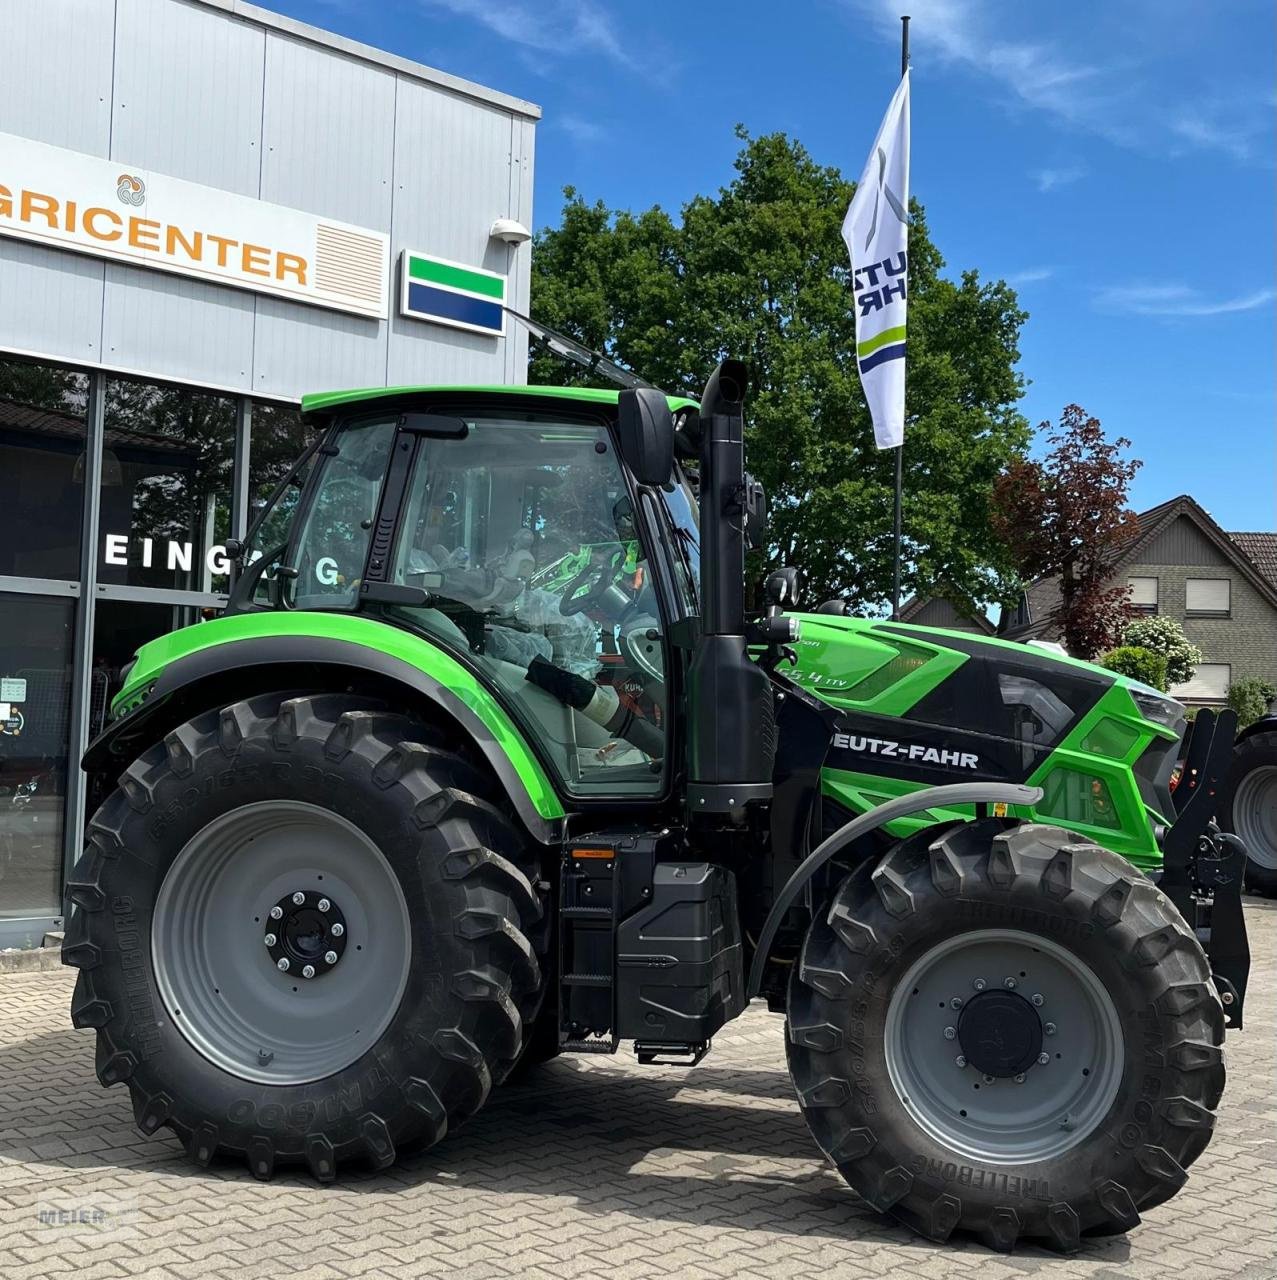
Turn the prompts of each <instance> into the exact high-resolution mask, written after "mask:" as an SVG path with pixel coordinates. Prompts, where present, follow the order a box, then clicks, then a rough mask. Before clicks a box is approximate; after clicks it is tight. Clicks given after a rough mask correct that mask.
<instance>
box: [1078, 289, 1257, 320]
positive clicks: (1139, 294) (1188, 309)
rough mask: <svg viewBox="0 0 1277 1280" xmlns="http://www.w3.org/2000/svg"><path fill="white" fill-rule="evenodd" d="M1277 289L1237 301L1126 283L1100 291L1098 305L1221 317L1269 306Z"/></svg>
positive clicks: (1136, 312)
mask: <svg viewBox="0 0 1277 1280" xmlns="http://www.w3.org/2000/svg"><path fill="white" fill-rule="evenodd" d="M1274 296H1277V290H1273V289H1258V290H1256V291H1255V292H1253V293H1246V294H1241V295H1239V296H1237V297H1234V298H1221V297H1215V296H1212V295H1210V294H1206V293H1203V292H1202V291H1201V290H1200V289H1195V288H1193V287H1192V286H1191V285H1186V284H1127V285H1112V286H1110V287H1108V288H1106V289H1101V290H1100V291H1099V293H1097V294H1096V296H1095V305H1096V306H1097V307H1099V309H1100V310H1102V311H1116V312H1121V313H1124V314H1126V315H1133V316H1222V315H1229V314H1231V313H1233V312H1236V311H1254V310H1256V309H1257V308H1259V307H1263V306H1267V305H1268V304H1269V303H1270V302H1272V300H1273V298H1274Z"/></svg>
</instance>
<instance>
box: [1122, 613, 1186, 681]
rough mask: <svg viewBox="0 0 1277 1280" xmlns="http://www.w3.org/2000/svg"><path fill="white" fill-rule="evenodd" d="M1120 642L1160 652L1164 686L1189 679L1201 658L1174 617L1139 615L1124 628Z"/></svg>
mask: <svg viewBox="0 0 1277 1280" xmlns="http://www.w3.org/2000/svg"><path fill="white" fill-rule="evenodd" d="M1122 644H1123V645H1138V646H1139V647H1140V648H1141V649H1152V651H1153V652H1154V653H1160V654H1161V655H1162V657H1163V658H1165V659H1166V680H1167V684H1166V687H1167V688H1169V687H1170V686H1171V685H1176V684H1185V683H1187V682H1188V681H1189V680H1191V679H1192V678H1193V672H1194V671H1196V670H1197V664H1198V663H1199V662H1200V661H1201V660H1202V651H1201V650H1200V649H1199V648H1198V647H1197V646H1196V645H1195V644H1193V642H1192V641H1191V640H1189V638H1188V637H1187V636H1186V635H1185V634H1184V628H1183V627H1181V626H1180V625H1179V623H1178V622H1176V621H1175V619H1174V618H1140V619H1139V620H1138V621H1136V622H1132V623H1131V625H1130V626H1129V627H1127V628H1126V632H1125V634H1124V635H1123V636H1122Z"/></svg>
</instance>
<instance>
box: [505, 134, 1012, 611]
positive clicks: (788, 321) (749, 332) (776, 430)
mask: <svg viewBox="0 0 1277 1280" xmlns="http://www.w3.org/2000/svg"><path fill="white" fill-rule="evenodd" d="M738 136H739V137H740V138H741V141H742V149H741V151H740V153H739V155H738V157H737V160H736V176H735V178H734V179H733V180H732V182H731V183H730V184H729V185H728V186H726V187H724V188H722V189H721V190H720V191H719V192H718V193H717V194H716V195H712V196H708V195H706V196H697V197H696V198H695V199H693V200H691V201H690V202H689V203H688V204H686V205H685V206H684V207H683V209H682V214H681V218H679V219H678V220H676V219H674V218H672V217H671V216H670V215H669V214H668V213H667V212H665V211H664V210H663V209H661V208H660V207H659V206H657V207H653V208H651V209H647V210H645V211H643V212H640V213H630V212H625V211H619V212H614V211H612V210H610V209H608V208H607V207H606V206H605V205H604V204H602V203H601V202H596V203H593V204H590V203H587V202H586V201H585V200H584V199H583V198H582V197H581V196H580V195H579V194H578V193H577V192H576V191H575V190H573V189H572V188H570V187H569V188H567V189H566V190H565V192H564V195H565V203H564V207H563V212H562V217H561V219H560V222H559V225H558V226H555V227H551V228H549V229H546V230H544V231H542V232H541V233H540V234H539V235H538V236H537V238H536V243H535V246H534V254H533V259H532V262H533V268H532V277H533V282H532V310H533V315H534V316H535V318H536V319H538V320H540V321H542V322H543V323H545V324H548V325H551V326H553V327H554V328H557V329H561V330H563V331H564V332H566V333H569V334H571V335H572V336H574V337H576V338H577V339H579V340H580V341H582V342H584V343H586V344H587V345H588V346H591V347H593V348H595V349H597V350H602V351H605V352H606V353H607V354H608V355H609V356H611V357H612V358H614V359H616V360H619V361H620V362H621V363H622V364H625V365H627V366H629V367H630V368H632V369H634V370H636V371H637V372H639V373H641V374H642V375H643V376H644V377H645V378H647V379H649V380H650V381H652V382H654V383H656V384H657V385H659V386H662V387H664V388H665V389H666V390H667V391H670V392H681V393H685V394H688V395H691V396H693V397H699V394H700V389H701V387H702V385H703V384H704V381H705V379H706V377H707V376H708V375H709V373H710V372H711V371H712V369H713V368H714V365H715V364H716V363H717V362H718V361H719V360H720V359H721V358H723V357H724V356H727V355H734V356H739V357H742V358H744V359H746V360H748V361H749V364H750V368H751V376H752V384H751V390H750V400H749V404H748V424H749V425H748V437H747V465H748V466H749V469H750V470H751V471H752V472H753V473H754V475H755V476H757V478H758V479H760V480H761V481H762V482H763V483H764V485H766V487H767V492H768V497H769V503H770V509H771V528H770V535H769V538H770V544H771V545H770V547H769V550H768V553H767V555H766V556H765V557H763V559H764V560H765V561H766V566H764V565H763V564H758V565H756V566H754V567H755V568H756V569H762V568H763V567H774V566H775V565H777V564H790V565H797V566H799V567H800V568H801V569H802V571H803V574H804V576H805V578H806V581H807V584H808V598H809V600H811V599H813V598H814V599H820V598H823V597H824V596H828V595H841V596H844V597H845V598H846V599H847V600H848V602H849V604H850V605H851V606H852V607H853V608H855V609H857V610H860V611H870V610H873V609H875V608H877V607H878V606H879V605H880V603H881V602H882V601H883V600H884V599H885V598H886V597H887V596H888V595H889V593H890V584H891V571H892V537H891V523H892V521H891V512H892V488H893V474H894V471H893V468H894V458H893V454H892V453H891V452H889V451H879V450H878V449H877V448H876V447H875V446H874V441H873V431H872V426H871V423H870V418H869V413H868V409H867V407H866V405H865V399H864V394H863V392H862V390H861V387H860V381H859V375H858V373H857V371H856V364H855V329H854V319H853V313H852V300H851V283H850V270H849V264H848V261H847V252H846V247H845V245H844V244H843V241H842V238H841V234H840V227H841V222H842V217H843V214H844V212H845V211H846V208H847V204H848V202H849V200H850V199H851V195H852V192H853V190H854V184H853V183H851V182H848V181H847V180H846V179H845V178H844V177H843V176H842V174H841V173H839V171H838V170H837V169H835V168H831V167H827V166H823V165H819V164H817V163H816V161H815V160H814V159H813V158H812V157H811V156H810V155H809V154H808V152H807V151H806V150H805V149H804V148H803V147H802V146H801V145H800V144H799V143H797V142H794V141H793V140H791V139H789V138H787V137H786V136H784V135H783V134H770V135H767V136H765V137H759V138H751V137H749V136H748V135H747V134H746V133H745V132H744V131H743V130H738ZM912 212H913V224H912V227H911V229H910V233H909V256H910V273H909V280H910V292H911V296H910V301H909V356H908V359H909V365H908V393H907V405H906V407H907V413H908V422H907V427H906V431H905V452H904V463H905V476H904V548H905V556H904V558H905V562H906V563H905V569H904V575H903V584H904V590H905V591H906V593H907V592H909V591H911V590H926V589H929V588H930V587H931V586H932V585H934V584H936V583H938V582H944V583H946V584H948V585H949V587H950V588H951V589H953V590H956V591H958V592H960V593H963V594H965V595H966V596H968V597H970V598H971V599H974V600H991V599H1001V598H1004V597H1005V595H1006V594H1007V590H1008V583H1009V581H1010V577H1009V575H1010V572H1011V569H1012V565H1011V561H1010V559H1009V557H1008V555H1007V553H1006V550H1005V548H1004V547H1003V545H1002V544H1001V543H1000V542H999V540H998V539H997V538H996V537H995V536H994V535H993V533H992V531H991V528H990V506H991V499H992V493H993V484H994V480H995V478H996V477H997V475H998V474H999V473H1000V472H1002V471H1003V470H1004V469H1005V468H1006V467H1007V465H1008V464H1009V462H1010V461H1011V460H1012V459H1013V458H1015V457H1016V456H1017V455H1018V454H1019V452H1020V451H1021V450H1022V449H1023V448H1024V447H1025V445H1026V442H1027V439H1028V432H1027V426H1026V423H1025V421H1024V419H1023V417H1022V416H1021V415H1020V414H1019V413H1018V412H1017V410H1016V404H1017V402H1018V400H1019V399H1020V396H1021V395H1022V393H1023V381H1022V379H1021V377H1020V375H1019V373H1018V372H1017V371H1016V362H1017V360H1018V358H1019V350H1018V341H1019V333H1020V327H1021V325H1022V324H1023V322H1024V320H1025V318H1026V316H1025V313H1024V312H1023V311H1021V310H1020V308H1019V306H1018V305H1017V302H1016V297H1015V294H1014V292H1013V291H1012V290H1011V289H1010V288H1009V287H1008V286H1007V285H1006V284H1004V283H1002V282H996V283H985V282H982V281H981V280H980V279H979V277H978V275H977V273H976V272H974V271H967V272H964V273H963V274H962V276H961V278H960V279H959V280H957V281H954V280H951V279H948V278H946V277H945V276H943V275H942V274H941V270H942V268H943V266H944V262H943V260H942V258H941V257H940V254H939V252H938V251H937V249H936V247H935V245H934V244H933V243H932V241H931V238H930V235H929V232H928V229H927V222H926V217H925V215H924V213H923V211H922V209H921V208H920V207H919V206H918V205H917V204H916V203H914V204H913V205H912ZM530 378H531V381H532V382H534V383H537V382H539V383H565V382H566V383H574V382H586V381H588V380H589V379H588V378H586V377H584V376H582V371H579V370H578V371H576V372H575V373H574V372H573V371H571V370H569V369H566V368H564V367H563V366H562V365H561V364H560V363H559V362H558V361H557V360H555V359H553V358H551V357H548V356H536V357H535V358H534V359H533V360H532V363H531V368H530Z"/></svg>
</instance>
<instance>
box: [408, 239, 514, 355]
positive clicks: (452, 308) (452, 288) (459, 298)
mask: <svg viewBox="0 0 1277 1280" xmlns="http://www.w3.org/2000/svg"><path fill="white" fill-rule="evenodd" d="M399 310H400V312H401V313H402V314H403V315H405V316H412V317H413V319H415V320H429V321H431V322H433V323H434V324H444V325H448V326H449V327H450V328H453V329H466V330H468V331H469V332H471V333H483V334H487V335H488V336H489V337H494V338H499V337H501V336H502V335H504V333H505V276H502V275H498V274H497V273H496V272H495V271H485V270H483V269H482V268H481V267H466V266H463V265H462V264H461V263H459V262H449V261H448V259H447V258H435V257H431V256H430V255H429V254H425V253H419V252H417V251H416V250H414V249H405V250H404V251H403V257H402V270H401V278H400V284H399Z"/></svg>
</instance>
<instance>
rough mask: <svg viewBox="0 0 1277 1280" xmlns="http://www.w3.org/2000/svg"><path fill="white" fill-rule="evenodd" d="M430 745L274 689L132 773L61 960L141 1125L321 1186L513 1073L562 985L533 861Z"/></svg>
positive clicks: (343, 701) (91, 858) (383, 1161)
mask: <svg viewBox="0 0 1277 1280" xmlns="http://www.w3.org/2000/svg"><path fill="white" fill-rule="evenodd" d="M437 743H438V736H437V735H436V734H435V733H434V732H433V731H432V730H430V729H429V728H427V727H426V726H423V725H420V724H417V723H415V722H413V721H412V720H410V719H408V718H407V717H405V716H402V715H397V714H392V713H389V712H387V711H385V710H384V709H381V708H379V707H377V706H375V705H372V704H369V703H368V702H366V701H360V700H357V699H354V698H352V697H350V696H347V695H341V694H320V695H314V696H305V697H293V696H290V695H288V694H267V695H263V696H261V697H257V698H253V699H251V700H249V701H246V702H239V703H236V704H235V705H233V706H229V707H226V708H225V709H223V710H222V711H220V712H217V711H214V712H210V713H208V714H206V715H202V716H199V717H197V718H196V719H194V720H192V721H190V722H188V723H186V724H184V725H181V726H180V727H179V728H177V729H175V730H173V731H172V732H171V733H170V734H168V736H167V737H166V738H165V740H164V742H162V743H160V744H157V745H156V746H155V747H152V748H151V749H150V750H149V751H147V752H146V753H145V754H144V755H142V756H141V757H140V758H139V759H138V760H136V761H135V762H134V763H133V764H132V765H130V766H129V768H128V769H127V770H126V771H125V773H124V774H123V776H122V777H121V779H120V783H119V787H118V789H117V790H116V791H115V792H114V793H113V794H112V795H111V796H110V797H109V798H108V799H107V801H106V803H105V804H104V805H103V806H102V808H101V809H100V810H99V811H98V813H97V814H96V816H95V817H94V819H93V821H92V823H91V825H90V827H89V835H88V843H87V846H86V848H85V851H84V854H83V856H82V858H81V859H80V861H79V863H78V864H77V866H76V869H75V871H74V873H73V875H72V877H71V883H70V884H69V886H68V895H69V897H70V898H71V901H72V902H73V903H74V909H73V912H72V915H71V918H70V921H69V923H68V929H67V936H66V942H65V944H64V949H63V960H64V962H65V963H67V964H70V965H73V966H75V967H76V968H78V969H79V970H80V974H79V977H78V979H77V981H76V987H75V996H74V999H73V1005H72V1020H73V1022H74V1023H75V1025H76V1026H79V1027H93V1028H95V1029H96V1031H97V1073H98V1078H99V1079H100V1080H101V1081H102V1083H103V1084H104V1085H112V1084H116V1083H117V1082H119V1081H124V1082H125V1083H126V1084H127V1085H128V1088H129V1090H130V1092H131V1094H132V1098H133V1109H134V1114H135V1116H136V1119H137V1123H138V1125H139V1126H140V1127H141V1128H142V1129H143V1130H144V1131H145V1132H148V1133H150V1132H154V1131H155V1130H156V1129H158V1128H159V1127H160V1126H161V1125H168V1126H169V1127H170V1128H171V1129H173V1130H174V1131H175V1132H176V1134H177V1135H178V1137H179V1138H180V1139H181V1141H182V1142H183V1143H184V1144H185V1145H186V1147H187V1150H188V1151H189V1153H190V1154H191V1156H192V1157H193V1158H194V1159H195V1160H197V1161H198V1162H200V1163H201V1164H207V1163H208V1162H209V1161H210V1160H211V1159H212V1158H213V1157H214V1156H215V1155H217V1154H218V1153H221V1154H223V1155H230V1156H235V1157H238V1158H241V1159H245V1160H246V1161H247V1162H248V1165H249V1168H250V1169H251V1170H252V1172H253V1173H254V1174H255V1175H257V1176H258V1177H260V1178H268V1177H270V1176H271V1174H272V1172H273V1171H274V1170H275V1169H276V1168H278V1167H281V1166H286V1165H307V1166H309V1168H310V1170H311V1172H312V1173H313V1174H314V1175H315V1177H317V1178H319V1179H321V1180H324V1181H327V1180H330V1179H331V1178H333V1177H334V1175H335V1173H336V1170H337V1167H338V1166H339V1165H341V1164H343V1163H346V1162H351V1161H359V1162H363V1163H370V1164H372V1165H373V1166H374V1167H377V1168H381V1167H385V1166H386V1165H388V1164H390V1163H391V1162H392V1161H393V1160H394V1159H395V1156H396V1153H397V1152H398V1151H400V1150H403V1149H405V1148H409V1147H413V1148H417V1147H421V1146H428V1145H430V1144H432V1143H434V1142H437V1141H438V1140H439V1139H440V1138H441V1137H443V1135H444V1133H445V1132H446V1131H447V1130H448V1129H449V1128H451V1127H452V1126H454V1125H456V1124H457V1123H459V1122H460V1121H461V1120H463V1119H464V1118H465V1117H467V1116H469V1115H470V1114H472V1113H473V1112H474V1111H476V1110H477V1109H478V1108H479V1107H480V1106H481V1105H482V1104H483V1102H484V1101H485V1100H486V1098H487V1096H488V1094H489V1092H490V1090H491V1089H492V1086H493V1085H494V1084H496V1083H498V1082H499V1081H500V1080H501V1079H502V1078H503V1077H504V1076H505V1075H506V1073H507V1072H508V1071H509V1069H510V1067H511V1065H512V1064H513V1063H514V1061H515V1059H516V1058H517V1057H518V1056H519V1053H520V1051H521V1049H522V1046H523V1040H524V1034H525V1028H527V1027H528V1026H530V1025H531V1024H532V1023H533V1021H534V1020H535V1018H536V1015H537V1012H538V1010H539V1007H540V1004H541V999H542V994H543V989H544V988H543V982H542V976H541V974H542V965H541V960H542V956H543V949H544V930H543V927H542V925H541V921H542V906H541V902H540V900H539V897H538V892H537V890H536V888H535V887H534V886H535V884H536V882H537V880H538V879H539V876H538V874H537V871H536V867H535V864H534V861H533V860H532V859H530V858H529V856H528V851H527V849H526V846H525V843H524V841H523V840H522V838H521V836H520V834H519V833H518V831H517V830H516V829H515V828H514V826H513V825H512V823H511V821H510V820H509V818H508V817H507V816H505V814H504V813H503V812H502V810H501V808H500V807H499V806H498V804H496V803H494V802H493V799H492V798H491V797H490V796H485V792H487V791H488V790H489V783H488V781H487V779H486V777H485V776H484V775H483V774H481V773H480V772H479V771H478V770H477V769H475V768H474V767H473V766H471V765H470V764H469V763H467V762H466V761H465V760H464V759H463V758H462V757H461V756H460V755H458V754H456V753H455V752H452V751H449V750H447V749H445V748H443V747H441V746H439V745H437Z"/></svg>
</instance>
